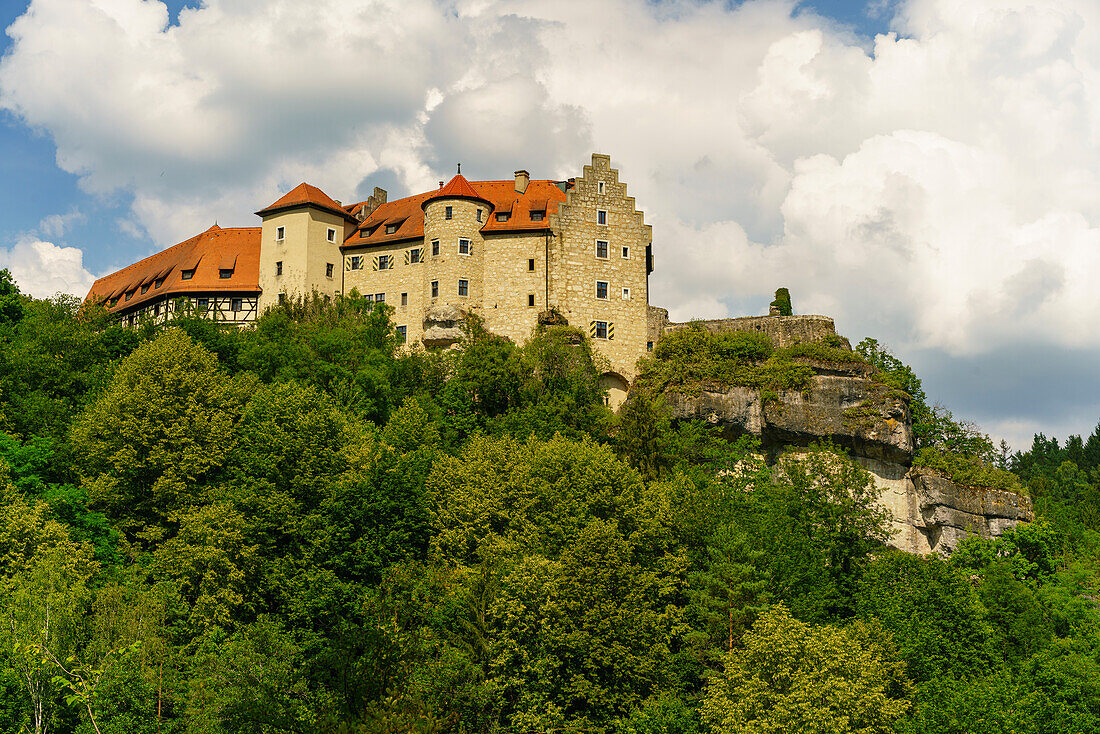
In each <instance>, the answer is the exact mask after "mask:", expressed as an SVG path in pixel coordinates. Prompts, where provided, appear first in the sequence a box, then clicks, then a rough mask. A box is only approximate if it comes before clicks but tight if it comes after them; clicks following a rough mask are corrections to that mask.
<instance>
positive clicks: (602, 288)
mask: <svg viewBox="0 0 1100 734" xmlns="http://www.w3.org/2000/svg"><path fill="white" fill-rule="evenodd" d="M596 298H599V299H601V300H604V301H606V300H607V281H606V280H597V281H596Z"/></svg>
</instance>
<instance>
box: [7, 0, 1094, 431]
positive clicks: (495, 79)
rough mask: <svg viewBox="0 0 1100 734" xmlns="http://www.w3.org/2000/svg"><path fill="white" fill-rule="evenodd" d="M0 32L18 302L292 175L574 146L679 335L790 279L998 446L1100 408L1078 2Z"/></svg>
mask: <svg viewBox="0 0 1100 734" xmlns="http://www.w3.org/2000/svg"><path fill="white" fill-rule="evenodd" d="M28 7H30V8H31V12H30V13H28V14H27V15H26V16H25V17H23V18H22V19H21V20H20V21H19V23H18V24H17V26H15V27H13V26H12V24H13V23H14V22H16V19H17V18H20V17H21V16H24V13H25V12H27V9H28ZM185 7H187V8H190V9H189V10H188V11H187V12H186V13H183V14H182V16H181V13H180V11H181V9H183V8H185ZM368 7H369V8H370V12H369V13H368V12H364V9H365V8H368ZM0 27H3V28H5V29H9V31H10V32H11V33H13V34H15V35H17V36H18V37H19V39H18V42H15V41H13V40H12V39H11V38H9V36H8V35H7V34H5V35H4V36H2V37H0V267H9V268H11V269H12V271H13V272H15V273H16V275H17V278H18V279H19V280H20V282H21V283H22V285H23V287H24V288H25V289H26V290H28V291H29V292H33V293H36V294H39V295H47V294H50V293H53V292H54V291H56V290H58V289H61V290H67V291H70V292H74V293H77V294H81V293H83V292H84V291H86V288H87V285H88V284H89V283H90V282H91V279H92V278H93V277H95V276H98V275H101V274H105V273H106V272H110V271H111V270H113V269H115V268H117V267H121V266H124V265H126V264H129V263H130V262H132V261H134V260H136V259H138V258H140V257H142V256H144V255H147V254H150V253H152V252H155V251H157V250H158V249H160V248H163V247H167V246H170V245H171V244H174V243H175V242H178V241H180V240H182V239H185V238H186V237H188V236H190V235H192V234H194V233H196V232H199V231H202V230H204V229H206V228H207V227H209V226H210V225H211V224H212V223H213V222H214V221H215V220H216V221H218V222H219V223H220V224H223V225H251V224H255V223H256V217H255V216H254V215H253V214H252V212H254V211H256V210H257V209H258V208H260V207H262V206H263V205H265V204H267V203H269V202H270V201H272V200H274V199H275V198H277V197H278V196H279V195H280V194H281V193H283V192H285V191H286V190H288V189H289V188H290V187H292V186H294V185H295V184H297V183H298V182H299V181H302V180H308V181H310V182H311V183H314V184H315V185H318V186H321V187H322V188H323V189H324V190H326V191H327V192H328V193H329V194H330V195H332V196H334V197H335V198H339V199H343V200H353V199H361V198H364V197H365V196H366V195H367V194H368V193H369V192H370V190H371V189H372V188H373V187H374V186H375V185H381V186H383V187H385V188H387V189H388V190H389V191H390V193H391V196H399V195H402V194H406V193H410V192H413V191H417V190H423V189H425V188H430V187H431V186H433V185H434V182H435V181H437V180H438V179H439V178H443V177H446V176H449V175H450V174H451V173H452V172H453V170H454V169H453V166H454V162H455V161H458V160H461V161H463V163H464V165H463V171H464V172H465V173H468V174H469V175H470V176H471V177H474V178H500V177H503V176H508V175H510V172H511V171H512V170H514V169H516V168H521V167H522V168H527V169H528V170H530V171H531V172H532V174H533V175H535V176H536V177H545V178H564V177H567V176H571V175H576V172H577V170H578V168H579V166H581V165H583V163H584V162H585V161H586V159H587V157H588V155H589V154H590V153H591V152H593V151H599V152H604V153H609V154H610V155H611V156H612V160H613V164H614V165H616V166H617V167H619V168H620V170H621V173H622V178H623V180H625V181H626V182H627V184H628V186H629V187H630V193H631V194H632V195H634V196H636V197H637V200H638V204H639V206H640V207H641V208H642V209H643V210H644V211H645V213H646V219H647V221H648V222H650V223H652V224H653V226H654V240H655V241H654V246H655V252H656V254H657V270H656V272H655V273H654V276H653V278H652V280H651V293H650V301H651V303H654V304H655V305H662V306H666V307H668V308H669V309H670V311H671V313H672V316H673V318H674V319H687V318H692V317H699V318H713V317H721V316H726V315H747V314H754V313H761V312H764V311H766V308H767V303H768V302H769V301H770V300H771V298H772V292H773V291H774V289H775V288H776V287H779V286H787V287H789V288H790V289H791V291H792V294H793V296H794V302H795V308H796V310H798V311H799V312H802V313H824V314H828V315H831V316H833V317H834V318H835V319H836V321H837V326H838V329H839V330H840V331H841V332H842V333H844V334H845V335H847V336H849V337H851V338H852V340H853V341H856V340H858V339H859V338H862V337H863V336H865V335H872V336H875V337H877V338H878V339H880V340H881V341H882V342H884V343H886V344H887V345H889V346H890V347H891V348H892V349H893V350H894V351H895V352H896V353H897V354H898V355H899V356H900V357H902V358H903V359H905V360H906V361H908V362H910V363H911V364H912V365H913V366H914V367H915V368H916V369H917V371H918V374H921V375H922V376H923V377H924V380H925V386H926V389H927V392H928V393H929V395H930V397H931V398H932V399H933V400H937V401H941V402H943V403H944V404H946V405H947V406H948V407H950V408H951V409H953V410H954V411H955V412H956V413H957V414H958V415H960V416H962V417H965V418H970V419H973V420H976V421H977V422H979V423H980V424H981V425H982V426H983V427H984V428H985V429H986V430H988V431H989V432H990V433H991V434H993V435H994V436H995V437H1002V436H1003V437H1006V438H1008V439H1009V440H1010V441H1011V442H1012V443H1014V444H1015V445H1018V446H1022V445H1026V444H1027V443H1029V441H1030V436H1031V434H1032V433H1033V432H1035V431H1043V432H1045V433H1046V434H1047V435H1058V436H1064V435H1066V434H1067V433H1069V432H1074V433H1078V432H1083V433H1088V432H1090V431H1091V430H1092V428H1093V427H1094V426H1095V424H1096V419H1097V418H1098V417H1100V390H1098V389H1097V388H1096V386H1095V385H1096V382H1097V381H1096V380H1095V365H1096V364H1097V363H1098V357H1100V333H1097V332H1096V330H1095V329H1094V328H1093V321H1094V315H1095V314H1096V313H1097V312H1098V311H1100V289H1097V288H1095V286H1094V282H1095V279H1096V275H1097V271H1098V270H1100V105H1097V104H1096V103H1095V101H1094V100H1096V99H1100V51H1098V49H1100V4H1097V3H1096V2H1095V0H968V2H966V3H951V2H945V1H944V0H871V2H866V3H865V2H862V1H856V2H844V1H843V0H807V1H805V2H797V0H745V1H744V2H738V3H729V2H723V1H722V0H715V1H714V2H709V1H708V0H662V1H661V2H654V1H653V0H601V2H591V1H589V0H556V1H555V2H553V3H548V2H544V1H541V0H479V1H478V2H472V0H377V1H376V2H373V3H370V4H367V3H364V2H363V0H315V2H312V3H308V4H307V3H301V2H300V1H299V0H264V1H263V2H260V1H259V0H207V2H206V3H204V4H203V5H201V6H200V5H199V4H198V3H193V2H192V3H183V2H179V0H170V2H168V3H167V5H166V6H165V5H162V4H160V3H157V2H155V0H34V1H33V4H28V3H27V2H22V1H13V0H0ZM288 27H291V28H294V29H295V32H294V36H293V37H292V38H290V37H287V35H286V28H288ZM608 29H614V32H613V33H609V32H608ZM887 31H893V34H891V35H882V36H879V35H877V34H882V33H886V32H887ZM456 59H461V60H462V63H456Z"/></svg>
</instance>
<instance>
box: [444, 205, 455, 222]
mask: <svg viewBox="0 0 1100 734" xmlns="http://www.w3.org/2000/svg"><path fill="white" fill-rule="evenodd" d="M453 216H454V210H453V209H452V208H451V207H447V208H446V209H445V210H444V213H443V218H444V219H451V218H452V217H453Z"/></svg>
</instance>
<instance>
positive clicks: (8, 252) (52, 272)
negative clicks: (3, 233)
mask: <svg viewBox="0 0 1100 734" xmlns="http://www.w3.org/2000/svg"><path fill="white" fill-rule="evenodd" d="M0 268H7V269H8V270H9V271H11V274H12V277H13V278H14V279H15V282H16V284H17V285H18V286H19V290H21V291H22V292H23V293H26V294H29V295H31V296H34V297H36V298H49V297H52V296H54V295H56V294H58V293H65V294H68V295H73V296H77V297H79V298H83V297H84V296H85V295H87V293H88V289H89V288H91V287H92V282H93V281H94V280H95V276H94V275H92V274H91V273H89V272H88V271H87V270H85V269H84V254H83V253H82V252H81V251H80V249H79V248H76V247H65V246H59V245H55V244H54V243H52V242H45V241H43V240H38V239H34V238H29V237H28V238H24V239H21V240H19V241H18V242H16V243H15V244H14V245H13V246H12V247H10V248H6V249H5V248H2V247H0Z"/></svg>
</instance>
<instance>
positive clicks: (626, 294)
mask: <svg viewBox="0 0 1100 734" xmlns="http://www.w3.org/2000/svg"><path fill="white" fill-rule="evenodd" d="M623 300H624V301H629V300H630V289H629V288H623Z"/></svg>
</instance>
